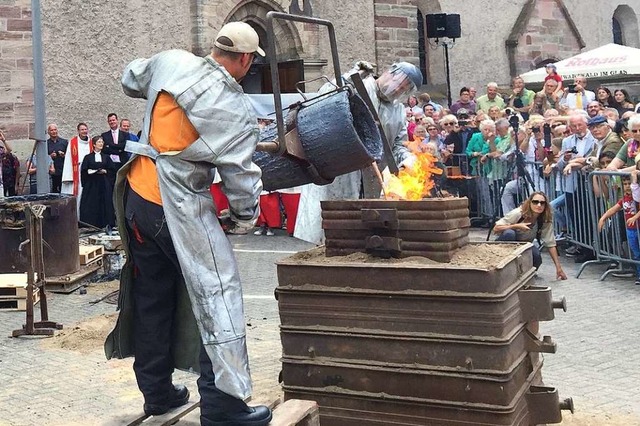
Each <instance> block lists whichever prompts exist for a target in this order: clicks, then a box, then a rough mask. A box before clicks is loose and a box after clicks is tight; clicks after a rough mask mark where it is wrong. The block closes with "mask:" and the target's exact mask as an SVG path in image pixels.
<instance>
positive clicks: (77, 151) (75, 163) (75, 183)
mask: <svg viewBox="0 0 640 426" xmlns="http://www.w3.org/2000/svg"><path fill="white" fill-rule="evenodd" d="M77 128H78V135H77V136H74V137H73V138H71V140H70V141H69V145H67V152H66V154H65V157H64V167H63V169H62V191H61V192H62V193H63V194H69V195H74V196H76V197H77V198H76V199H77V202H76V204H77V210H78V217H80V198H81V197H82V182H81V181H80V165H81V164H82V160H83V159H84V157H85V156H86V155H87V154H89V153H90V152H91V141H90V139H89V136H88V134H89V128H88V127H87V125H86V124H84V123H80V124H78V127H77Z"/></svg>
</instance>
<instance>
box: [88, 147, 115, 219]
mask: <svg viewBox="0 0 640 426" xmlns="http://www.w3.org/2000/svg"><path fill="white" fill-rule="evenodd" d="M92 142H93V150H92V151H91V153H90V154H89V155H87V156H85V157H84V160H82V165H81V166H80V180H81V181H82V198H81V199H80V221H81V222H84V223H88V224H90V225H93V226H95V227H98V228H104V227H106V226H107V225H108V226H111V227H113V226H114V224H115V212H114V208H113V200H112V194H113V187H112V186H111V183H110V180H109V178H108V177H107V176H108V173H109V172H111V171H114V170H115V167H114V164H113V162H112V161H111V158H109V156H108V155H106V154H103V153H102V148H103V147H104V141H103V140H102V137H100V136H94V137H93V139H92Z"/></svg>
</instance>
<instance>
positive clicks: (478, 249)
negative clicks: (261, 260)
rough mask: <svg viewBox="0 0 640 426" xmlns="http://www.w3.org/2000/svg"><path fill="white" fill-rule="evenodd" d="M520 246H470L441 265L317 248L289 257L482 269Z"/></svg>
mask: <svg viewBox="0 0 640 426" xmlns="http://www.w3.org/2000/svg"><path fill="white" fill-rule="evenodd" d="M517 247H518V245H516V244H481V243H480V244H468V245H466V246H464V247H462V248H460V249H458V250H456V251H455V254H454V255H453V258H452V259H451V262H448V263H441V262H436V261H435V260H431V259H428V258H426V257H420V256H411V257H406V258H402V259H395V258H391V259H382V258H379V257H374V256H372V255H370V254H367V253H352V254H349V255H347V256H332V257H326V256H325V248H324V247H317V248H315V249H312V250H308V251H304V252H300V253H297V254H294V255H293V256H291V257H289V258H288V260H292V261H305V262H312V263H323V264H338V263H379V264H385V263H388V264H389V263H401V264H403V265H453V266H471V267H481V268H492V267H496V266H497V265H498V264H499V263H500V262H502V261H503V260H504V259H505V258H506V257H508V256H512V255H513V253H514V251H515V250H516V248H517Z"/></svg>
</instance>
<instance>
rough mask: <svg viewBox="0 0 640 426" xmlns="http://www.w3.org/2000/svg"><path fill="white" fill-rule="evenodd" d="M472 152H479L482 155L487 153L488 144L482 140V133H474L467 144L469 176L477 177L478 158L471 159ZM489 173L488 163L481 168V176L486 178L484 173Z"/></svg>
mask: <svg viewBox="0 0 640 426" xmlns="http://www.w3.org/2000/svg"><path fill="white" fill-rule="evenodd" d="M474 152H479V153H480V154H482V155H484V154H487V153H488V152H489V144H488V143H487V142H486V141H485V140H484V137H483V136H482V132H478V133H474V134H473V136H471V139H469V143H468V144H467V150H466V152H465V153H466V154H467V157H469V165H470V166H471V174H472V175H474V176H478V172H479V170H478V159H479V158H480V157H472V154H473V153H474ZM488 172H489V169H488V163H487V164H485V166H484V168H483V176H486V173H488Z"/></svg>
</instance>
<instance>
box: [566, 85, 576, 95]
mask: <svg viewBox="0 0 640 426" xmlns="http://www.w3.org/2000/svg"><path fill="white" fill-rule="evenodd" d="M567 89H569V93H576V84H575V83H572V84H569V85H568V86H567Z"/></svg>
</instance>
